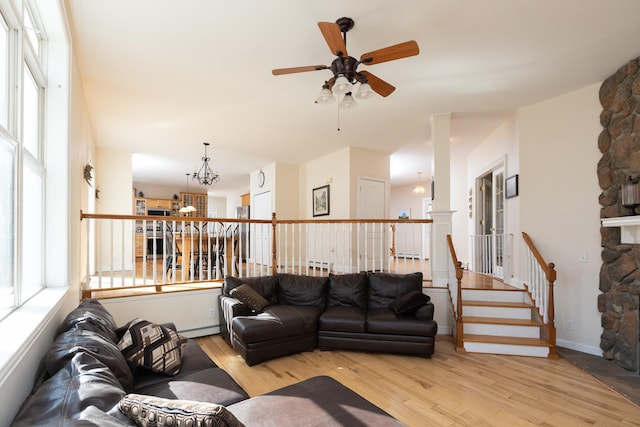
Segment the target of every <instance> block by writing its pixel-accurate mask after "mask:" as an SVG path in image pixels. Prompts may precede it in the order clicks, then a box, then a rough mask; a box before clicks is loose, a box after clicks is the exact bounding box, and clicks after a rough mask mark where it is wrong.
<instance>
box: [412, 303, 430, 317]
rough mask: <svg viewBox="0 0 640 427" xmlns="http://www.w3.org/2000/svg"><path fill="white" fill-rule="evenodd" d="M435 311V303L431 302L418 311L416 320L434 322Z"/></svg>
mask: <svg viewBox="0 0 640 427" xmlns="http://www.w3.org/2000/svg"><path fill="white" fill-rule="evenodd" d="M433 310H434V306H433V303H432V302H431V301H429V302H428V303H427V304H426V305H424V306H422V307H420V308H419V309H418V311H416V313H415V317H416V319H423V320H433Z"/></svg>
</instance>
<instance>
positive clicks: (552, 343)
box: [547, 262, 557, 357]
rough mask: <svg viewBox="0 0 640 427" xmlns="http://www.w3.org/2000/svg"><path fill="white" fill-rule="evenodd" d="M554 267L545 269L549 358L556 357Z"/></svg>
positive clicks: (552, 264)
mask: <svg viewBox="0 0 640 427" xmlns="http://www.w3.org/2000/svg"><path fill="white" fill-rule="evenodd" d="M555 267H556V265H555V264H554V263H552V262H550V263H549V266H548V269H547V282H548V285H549V303H548V310H549V312H548V316H549V319H548V322H547V324H548V325H549V328H548V334H549V357H557V354H556V325H555V316H556V314H555V301H554V296H553V285H554V283H555V281H556V270H555Z"/></svg>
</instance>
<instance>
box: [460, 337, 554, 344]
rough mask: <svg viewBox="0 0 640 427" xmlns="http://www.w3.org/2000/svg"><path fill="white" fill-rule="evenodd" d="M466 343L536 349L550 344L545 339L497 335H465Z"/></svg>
mask: <svg viewBox="0 0 640 427" xmlns="http://www.w3.org/2000/svg"><path fill="white" fill-rule="evenodd" d="M462 340H463V341H464V342H482V343H489V344H508V345H530V346H536V347H547V346H548V345H549V344H548V343H547V342H546V340H544V339H543V338H521V337H504V336H495V335H473V334H465V335H464V337H463V339H462Z"/></svg>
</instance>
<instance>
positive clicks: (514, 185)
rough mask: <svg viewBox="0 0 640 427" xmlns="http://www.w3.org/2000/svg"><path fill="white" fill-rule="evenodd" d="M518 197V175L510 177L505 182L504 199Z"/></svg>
mask: <svg viewBox="0 0 640 427" xmlns="http://www.w3.org/2000/svg"><path fill="white" fill-rule="evenodd" d="M517 195H518V175H517V174H516V175H513V176H510V177H509V178H507V179H506V181H505V188H504V197H506V198H507V199H510V198H512V197H516V196H517Z"/></svg>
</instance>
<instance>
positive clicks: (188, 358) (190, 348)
mask: <svg viewBox="0 0 640 427" xmlns="http://www.w3.org/2000/svg"><path fill="white" fill-rule="evenodd" d="M130 367H131V372H133V379H134V391H135V392H136V393H142V394H148V393H146V392H145V391H142V390H145V388H146V387H149V386H152V385H154V384H158V383H166V382H167V376H166V375H164V374H162V373H158V372H153V371H152V370H150V369H147V368H143V367H141V366H137V365H133V364H130ZM215 367H217V365H216V364H215V363H214V362H213V361H212V360H211V359H210V358H209V356H208V355H207V353H205V351H204V350H203V349H202V348H201V347H200V346H199V345H198V342H197V341H196V340H188V341H187V345H185V346H184V347H183V348H182V367H181V368H180V373H179V374H178V375H175V376H173V377H172V379H175V378H180V377H182V376H183V375H187V374H190V373H193V372H197V371H202V370H205V369H209V368H215Z"/></svg>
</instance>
